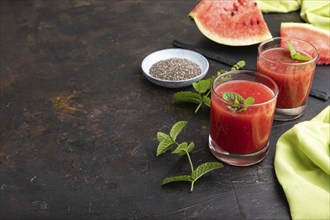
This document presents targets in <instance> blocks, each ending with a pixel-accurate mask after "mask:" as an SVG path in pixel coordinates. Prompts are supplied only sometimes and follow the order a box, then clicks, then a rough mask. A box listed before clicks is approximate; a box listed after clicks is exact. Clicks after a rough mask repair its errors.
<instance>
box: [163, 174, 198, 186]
mask: <svg viewBox="0 0 330 220" xmlns="http://www.w3.org/2000/svg"><path fill="white" fill-rule="evenodd" d="M179 181H188V182H191V181H192V179H191V176H190V175H182V176H171V177H166V178H165V179H163V182H162V185H165V184H168V183H172V182H179Z"/></svg>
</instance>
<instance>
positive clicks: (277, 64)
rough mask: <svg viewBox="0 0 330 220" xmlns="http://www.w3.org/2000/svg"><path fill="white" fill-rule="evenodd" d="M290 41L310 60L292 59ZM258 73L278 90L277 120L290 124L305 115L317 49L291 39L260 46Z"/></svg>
mask: <svg viewBox="0 0 330 220" xmlns="http://www.w3.org/2000/svg"><path fill="white" fill-rule="evenodd" d="M287 42H289V43H291V45H293V47H294V48H295V50H296V52H299V53H300V54H301V55H303V56H305V57H308V58H309V59H310V60H308V61H303V60H296V59H293V58H291V55H290V51H289V49H288V44H287ZM258 54H259V55H258V59H257V70H258V71H259V72H261V73H264V74H266V75H267V76H269V77H270V78H272V79H273V80H274V81H275V82H276V84H277V85H278V87H279V95H278V98H277V104H276V110H275V120H278V121H289V120H293V119H296V118H299V117H300V116H302V115H303V112H304V109H305V107H306V103H307V99H308V95H309V91H310V88H311V85H312V81H313V76H314V71H315V66H316V60H317V58H318V52H317V49H316V48H315V47H314V46H313V45H311V44H309V43H307V42H305V41H301V40H298V39H292V38H281V37H277V38H273V39H270V40H267V41H265V42H263V43H261V44H260V45H259V48H258Z"/></svg>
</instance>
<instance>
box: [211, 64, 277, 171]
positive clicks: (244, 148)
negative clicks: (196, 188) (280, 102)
mask: <svg viewBox="0 0 330 220" xmlns="http://www.w3.org/2000/svg"><path fill="white" fill-rule="evenodd" d="M233 93H234V94H239V95H240V96H241V98H243V99H245V101H246V100H248V97H253V98H254V102H253V104H251V103H250V105H248V106H247V105H245V104H243V103H244V102H239V103H238V101H237V100H236V101H235V99H236V98H237V97H235V98H233V97H231V96H229V98H228V97H226V96H224V95H225V94H233ZM277 95H278V87H277V85H276V83H275V82H274V81H273V80H272V79H271V78H270V77H268V76H266V75H264V74H262V73H259V72H255V71H247V70H246V71H245V70H239V71H232V72H228V73H225V74H222V75H220V76H218V77H217V78H216V79H215V80H214V82H213V84H212V91H211V108H210V135H209V148H210V150H211V152H212V153H213V155H214V156H215V157H216V158H217V159H219V160H221V161H223V162H225V163H227V164H230V165H234V166H249V165H253V164H256V163H258V162H260V161H262V160H263V159H264V158H265V156H266V154H267V152H268V144H269V136H270V132H271V129H272V124H273V119H274V112H275V107H276V99H277ZM230 97H231V98H230ZM235 103H236V104H235Z"/></svg>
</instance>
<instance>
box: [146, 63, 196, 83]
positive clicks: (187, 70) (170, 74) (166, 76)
mask: <svg viewBox="0 0 330 220" xmlns="http://www.w3.org/2000/svg"><path fill="white" fill-rule="evenodd" d="M201 72H202V71H201V68H200V67H199V66H198V64H196V63H195V62H192V61H190V60H188V59H185V58H170V59H165V60H160V61H158V62H157V63H155V64H153V65H152V66H151V68H150V70H149V73H150V75H151V76H153V77H155V78H157V79H163V80H171V81H180V80H187V79H191V78H194V77H196V76H198V75H199V74H201Z"/></svg>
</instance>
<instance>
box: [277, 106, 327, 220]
mask: <svg viewBox="0 0 330 220" xmlns="http://www.w3.org/2000/svg"><path fill="white" fill-rule="evenodd" d="M274 166H275V172H276V176H277V179H278V181H279V182H280V184H281V186H282V188H283V190H284V193H285V196H286V198H287V200H288V203H289V207H290V213H291V217H292V219H299V220H300V219H308V220H310V219H330V106H328V107H327V108H325V109H324V110H323V111H322V112H321V113H319V115H317V116H316V117H315V118H313V119H312V120H311V121H305V122H301V123H299V124H296V125H295V126H294V127H293V128H291V129H290V130H288V131H287V132H285V133H284V134H283V135H282V136H281V137H280V138H279V140H278V142H277V144H276V153H275V161H274Z"/></svg>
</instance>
